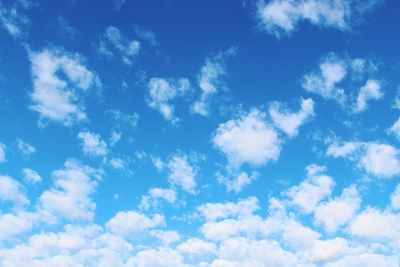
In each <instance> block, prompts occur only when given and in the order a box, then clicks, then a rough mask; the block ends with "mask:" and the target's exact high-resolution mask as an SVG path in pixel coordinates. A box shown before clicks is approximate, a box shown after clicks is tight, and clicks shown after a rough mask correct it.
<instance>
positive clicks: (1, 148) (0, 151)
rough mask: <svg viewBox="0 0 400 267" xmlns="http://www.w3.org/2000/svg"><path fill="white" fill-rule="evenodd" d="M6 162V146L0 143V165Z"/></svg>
mask: <svg viewBox="0 0 400 267" xmlns="http://www.w3.org/2000/svg"><path fill="white" fill-rule="evenodd" d="M5 161H6V146H5V145H4V144H2V143H0V163H4V162H5Z"/></svg>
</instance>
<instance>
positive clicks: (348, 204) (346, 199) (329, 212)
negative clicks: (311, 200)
mask: <svg viewBox="0 0 400 267" xmlns="http://www.w3.org/2000/svg"><path fill="white" fill-rule="evenodd" d="M360 203H361V199H360V196H359V194H358V190H357V189H356V188H355V186H351V187H348V188H345V189H344V190H343V193H342V195H341V196H340V197H337V198H335V199H333V200H331V201H328V202H325V203H321V204H320V205H318V207H317V208H316V209H315V215H314V223H315V224H316V225H321V226H323V227H324V228H325V229H326V230H327V231H328V232H331V233H332V232H335V231H336V230H337V229H338V227H340V226H342V225H345V224H346V223H347V222H349V221H350V220H351V219H352V218H353V217H354V216H355V214H356V212H357V210H358V208H359V207H360Z"/></svg>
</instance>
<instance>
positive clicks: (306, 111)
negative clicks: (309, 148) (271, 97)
mask: <svg viewBox="0 0 400 267" xmlns="http://www.w3.org/2000/svg"><path fill="white" fill-rule="evenodd" d="M268 112H269V115H270V116H271V119H272V121H273V123H274V124H275V126H276V127H277V128H278V129H280V130H282V131H283V132H284V133H286V134H287V135H288V136H290V137H293V136H296V135H297V134H298V130H299V128H300V126H301V125H302V124H304V123H305V122H306V121H307V119H309V118H310V117H312V116H313V115H314V101H313V100H312V99H311V98H308V99H301V108H300V110H299V111H298V112H293V113H292V112H290V111H288V110H286V109H283V110H282V107H281V104H280V103H279V102H273V103H272V104H271V106H270V107H269V109H268Z"/></svg>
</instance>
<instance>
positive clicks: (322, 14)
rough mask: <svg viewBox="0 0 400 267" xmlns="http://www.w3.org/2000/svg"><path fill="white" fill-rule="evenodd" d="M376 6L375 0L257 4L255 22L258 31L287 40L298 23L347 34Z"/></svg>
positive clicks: (289, 0) (290, 0)
mask: <svg viewBox="0 0 400 267" xmlns="http://www.w3.org/2000/svg"><path fill="white" fill-rule="evenodd" d="M377 3H379V1H377V0H363V1H356V0H335V1H324V0H272V1H268V2H265V1H264V0H260V1H258V5H257V7H258V8H257V18H258V21H259V24H260V27H261V28H262V29H264V30H265V31H266V32H268V33H270V34H272V35H274V36H275V37H282V36H289V35H290V34H291V33H292V32H294V31H296V30H297V29H298V28H299V27H300V26H299V25H300V24H301V23H302V22H308V23H310V24H312V25H315V26H318V27H321V28H332V29H337V30H340V31H349V30H350V29H351V28H352V26H353V25H354V24H357V22H358V21H359V19H360V17H362V16H363V15H364V14H365V13H366V12H367V11H369V10H371V9H373V8H374V7H375V6H376V5H377Z"/></svg>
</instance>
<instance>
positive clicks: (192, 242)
mask: <svg viewBox="0 0 400 267" xmlns="http://www.w3.org/2000/svg"><path fill="white" fill-rule="evenodd" d="M177 250H178V251H180V252H182V253H185V254H190V255H196V256H202V255H204V254H210V253H215V251H216V245H215V244H214V243H211V242H205V241H203V240H201V239H199V238H190V239H188V240H186V241H185V242H183V243H181V244H179V245H178V246H177Z"/></svg>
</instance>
